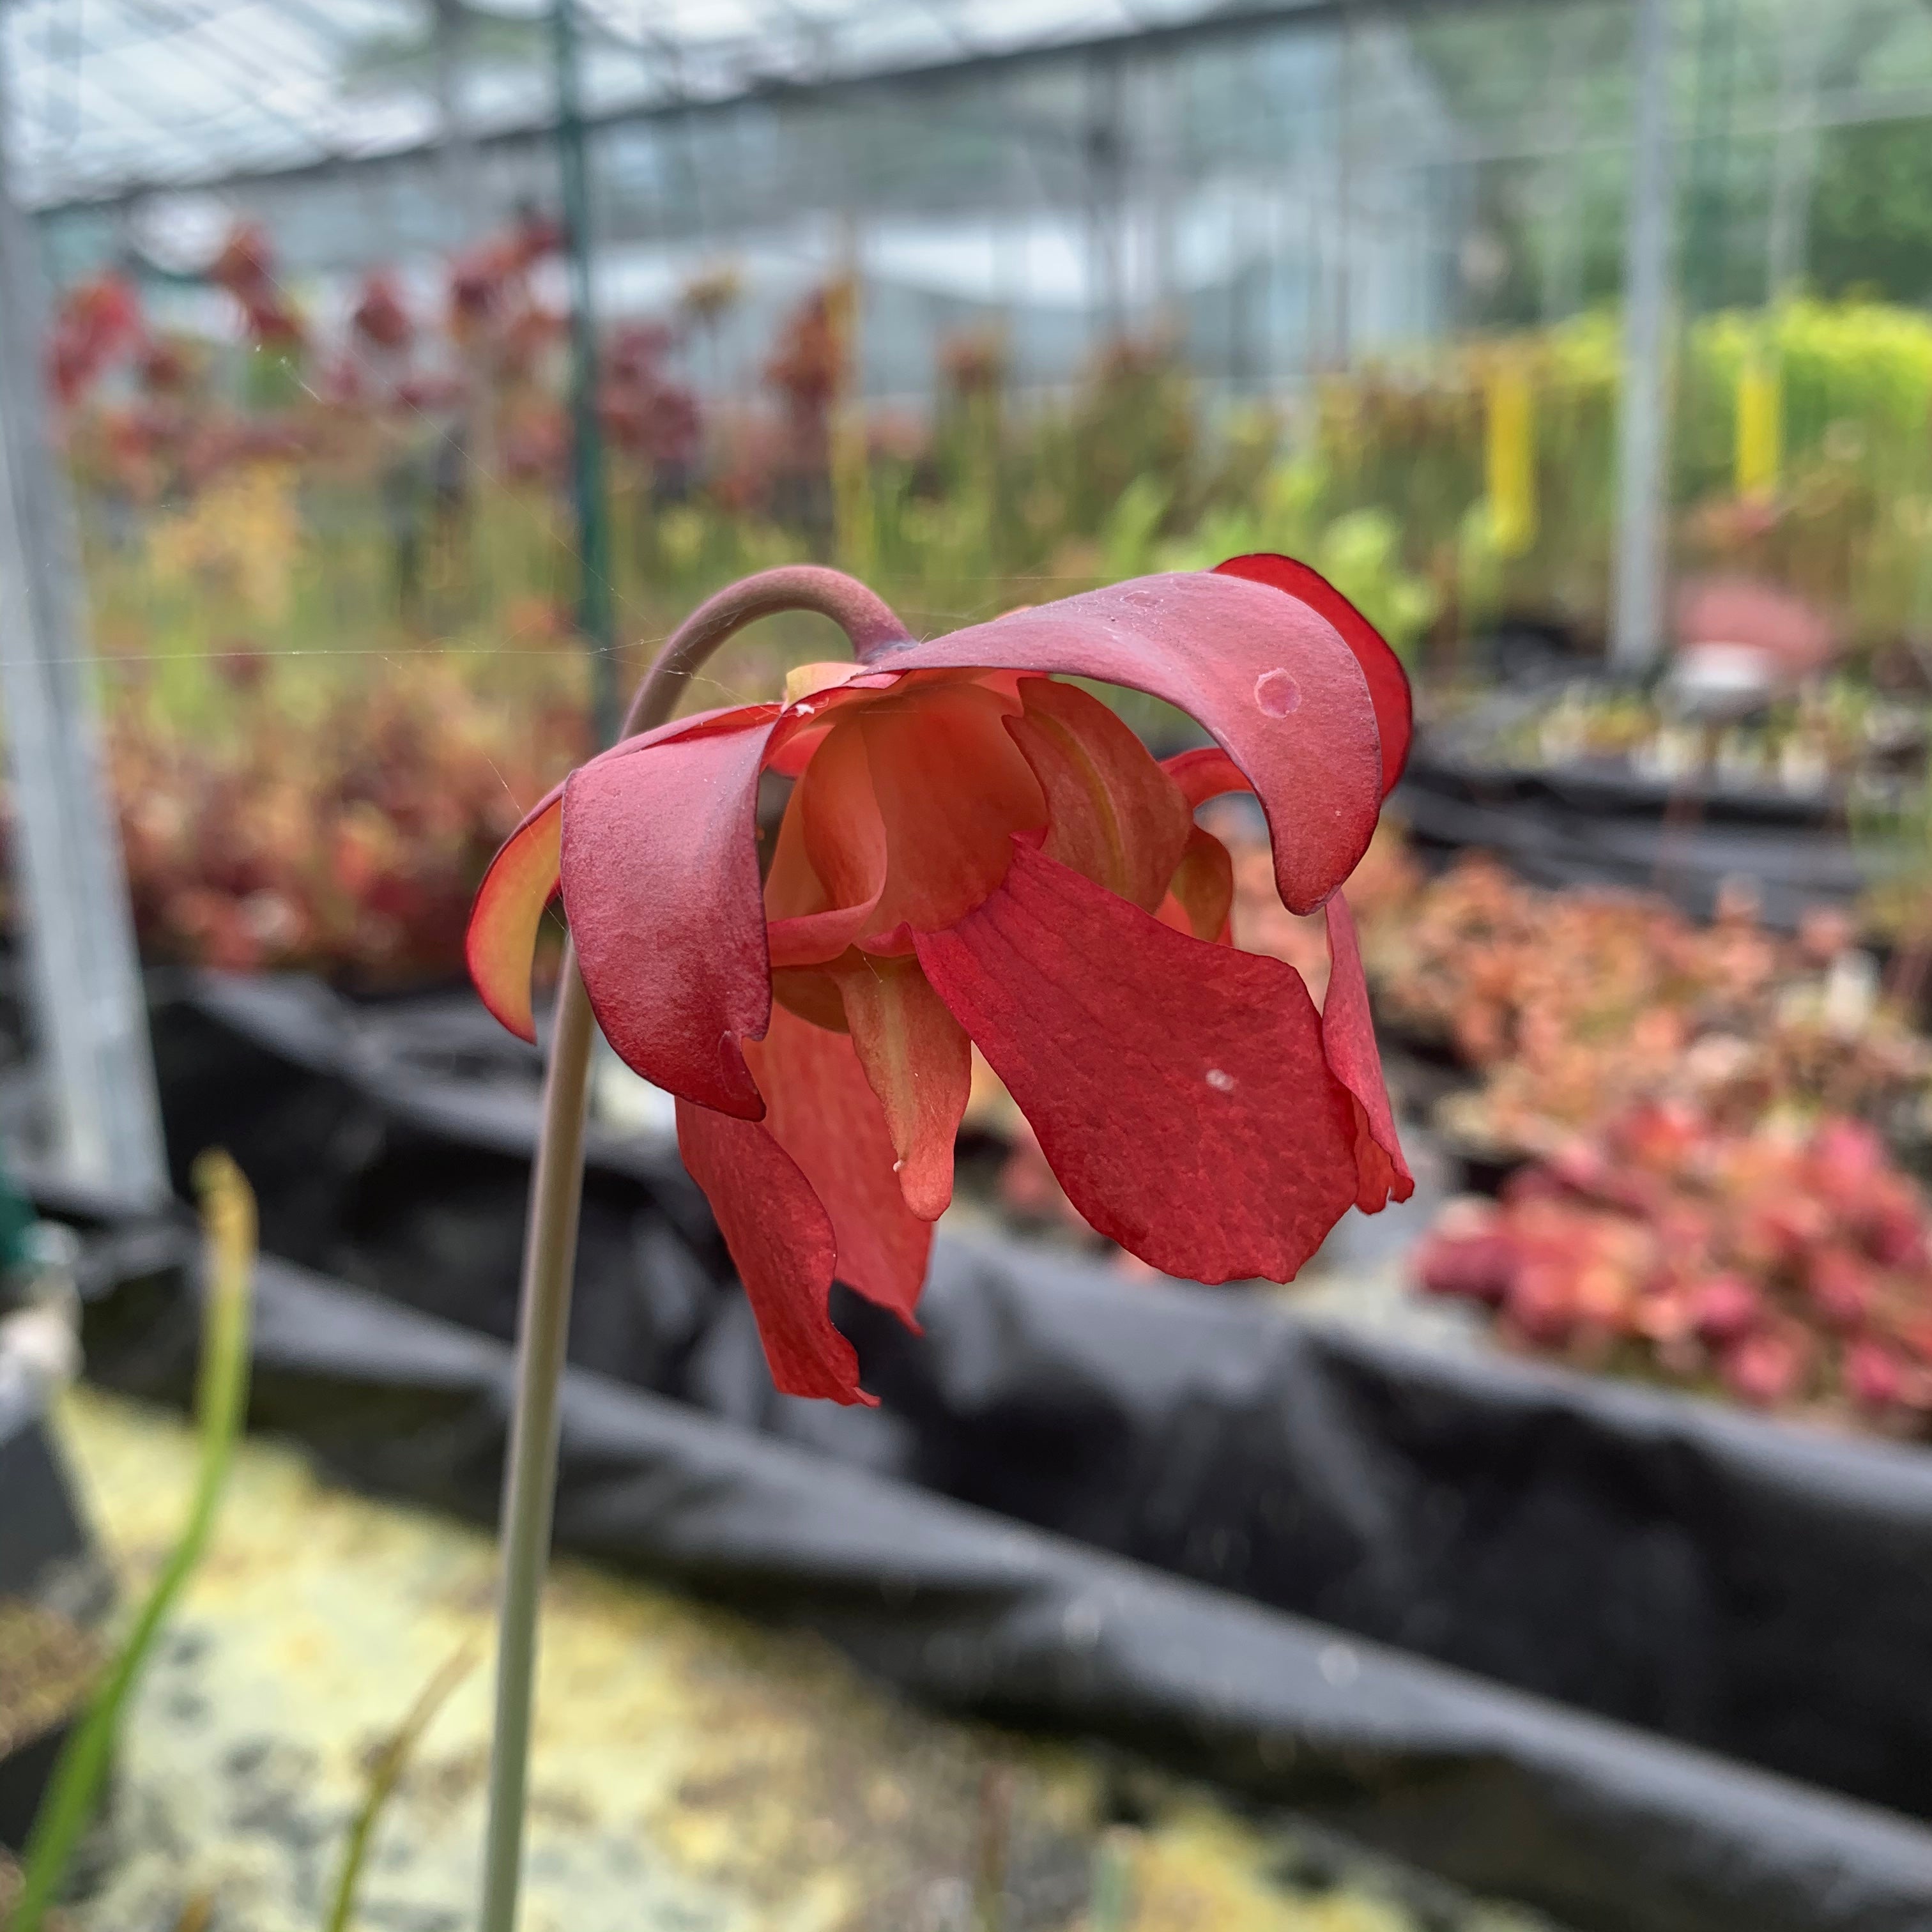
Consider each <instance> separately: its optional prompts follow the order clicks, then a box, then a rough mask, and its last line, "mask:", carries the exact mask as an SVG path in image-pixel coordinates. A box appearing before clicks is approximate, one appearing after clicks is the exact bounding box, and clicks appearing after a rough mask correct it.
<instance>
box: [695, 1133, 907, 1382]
mask: <svg viewBox="0 0 1932 1932" xmlns="http://www.w3.org/2000/svg"><path fill="white" fill-rule="evenodd" d="M677 1145H678V1151H679V1153H680V1154H682V1155H683V1157H684V1164H685V1167H686V1168H688V1169H689V1170H690V1173H691V1179H692V1180H694V1181H696V1182H697V1184H698V1186H699V1187H701V1188H703V1190H704V1196H705V1199H706V1200H708V1201H709V1202H710V1203H711V1211H712V1214H715V1216H716V1217H718V1229H719V1230H720V1232H721V1233H722V1234H723V1235H724V1244H725V1246H726V1247H728V1248H729V1249H730V1250H731V1259H733V1261H734V1262H736V1264H737V1266H738V1274H739V1278H740V1279H741V1280H742V1281H743V1283H744V1284H745V1295H746V1296H747V1297H748V1299H749V1300H750V1302H751V1313H753V1314H754V1316H756V1317H757V1323H758V1338H759V1340H760V1341H762V1342H763V1343H764V1345H765V1360H766V1362H767V1363H768V1364H769V1365H770V1367H771V1371H772V1381H773V1382H775V1383H776V1384H777V1385H778V1388H781V1389H782V1390H783V1391H784V1393H785V1394H787V1395H811V1396H825V1397H829V1399H830V1400H832V1401H833V1402H842V1403H871V1402H872V1400H873V1398H872V1397H870V1396H868V1395H867V1394H865V1391H863V1390H862V1389H861V1388H859V1358H858V1357H857V1355H855V1354H854V1353H853V1349H852V1345H851V1343H850V1342H848V1341H847V1340H846V1339H845V1337H844V1336H843V1335H841V1334H839V1332H838V1330H837V1329H836V1328H834V1327H833V1326H832V1319H831V1317H830V1316H828V1315H827V1314H826V1312H825V1304H826V1295H828V1293H829V1292H830V1289H831V1286H832V1268H833V1266H834V1264H835V1259H836V1254H837V1249H836V1246H835V1241H834V1239H833V1236H832V1220H831V1217H830V1216H829V1215H828V1214H826V1211H825V1209H824V1208H823V1205H821V1204H820V1201H819V1199H818V1196H817V1195H816V1194H815V1193H813V1191H812V1187H811V1182H810V1181H807V1180H806V1178H805V1175H803V1173H802V1172H800V1170H799V1166H798V1163H796V1161H794V1160H793V1159H792V1157H790V1155H789V1154H787V1153H786V1152H785V1151H784V1148H781V1147H780V1146H779V1145H778V1142H776V1141H775V1140H774V1139H772V1136H771V1135H770V1134H769V1133H768V1132H767V1131H766V1129H765V1128H764V1127H763V1126H762V1125H761V1124H760V1123H758V1122H757V1121H745V1120H739V1119H737V1118H734V1117H733V1115H729V1114H721V1113H718V1112H716V1111H715V1109H712V1108H709V1107H699V1106H693V1105H692V1104H691V1102H690V1101H688V1100H679V1102H678V1103H677Z"/></svg>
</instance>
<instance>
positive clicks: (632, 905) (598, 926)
mask: <svg viewBox="0 0 1932 1932" xmlns="http://www.w3.org/2000/svg"><path fill="white" fill-rule="evenodd" d="M779 715H780V713H779V710H778V706H775V705H747V706H743V707H742V709H739V710H737V711H736V712H725V713H721V714H719V715H716V716H715V717H714V718H710V719H708V720H706V721H704V722H703V724H700V725H698V726H697V727H696V728H693V727H691V726H689V725H685V726H676V725H673V726H671V727H667V730H666V731H665V732H664V733H646V734H645V736H643V737H641V738H634V739H628V740H627V741H626V742H625V743H623V744H622V745H618V746H617V747H616V748H615V749H614V750H612V751H606V752H605V753H604V754H603V755H602V756H601V757H597V758H593V759H592V760H591V761H590V762H589V763H588V764H587V765H584V766H580V768H579V769H577V770H576V771H574V772H572V773H571V775H570V777H569V778H568V781H566V782H565V786H564V793H563V838H562V868H561V869H562V882H563V903H564V910H565V913H566V914H567V915H568V918H569V920H570V930H571V937H572V938H573V939H574V941H576V944H577V959H578V960H579V962H580V964H581V965H582V967H583V983H584V985H585V986H586V988H587V989H588V990H589V995H590V1004H591V1007H592V1010H593V1011H594V1012H595V1014H596V1016H597V1023H598V1025H599V1026H600V1027H601V1028H603V1030H604V1037H605V1038H606V1039H607V1040H609V1041H610V1044H611V1045H612V1046H613V1047H614V1048H615V1049H616V1051H617V1054H618V1056H619V1058H621V1059H622V1061H624V1062H625V1064H626V1065H628V1066H629V1067H633V1068H634V1069H635V1070H637V1072H638V1073H641V1074H642V1075H643V1076H644V1078H645V1079H646V1080H649V1081H652V1082H655V1084H656V1085H658V1086H660V1087H662V1088H667V1090H668V1091H670V1092H671V1093H673V1094H678V1095H679V1096H681V1097H682V1098H683V1099H685V1100H694V1101H697V1102H698V1103H700V1104H701V1105H703V1106H707V1107H715V1108H718V1109H721V1110H722V1111H723V1112H726V1113H727V1114H736V1115H739V1117H741V1118H743V1119H745V1120H751V1121H755V1120H757V1119H758V1118H760V1116H761V1115H763V1112H764V1103H763V1101H762V1100H760V1098H759V1097H758V1090H757V1087H756V1086H755V1085H754V1084H753V1082H752V1079H751V1074H750V1073H749V1071H748V1070H747V1069H746V1067H745V1058H744V1054H743V1051H742V1046H741V1043H742V1041H744V1040H755V1039H756V1038H757V1037H759V1036H760V1034H763V1031H765V1027H766V1022H767V1021H768V1019H769V1017H770V1013H771V1004H772V992H771V980H770V975H769V968H768V962H767V956H766V949H765V920H764V908H763V903H762V901H761V900H760V896H759V888H758V859H757V847H756V844H755V838H756V806H757V784H758V771H759V767H760V764H761V763H762V762H763V757H764V751H765V747H766V741H767V740H768V739H769V737H770V736H771V733H772V727H773V724H774V723H775V721H776V720H777V718H778V717H779Z"/></svg>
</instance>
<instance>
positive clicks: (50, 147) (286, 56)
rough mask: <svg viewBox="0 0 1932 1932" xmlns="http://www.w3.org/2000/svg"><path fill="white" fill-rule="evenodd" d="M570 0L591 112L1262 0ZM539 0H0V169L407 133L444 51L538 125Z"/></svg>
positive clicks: (976, 51)
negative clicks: (1, 115)
mask: <svg viewBox="0 0 1932 1932" xmlns="http://www.w3.org/2000/svg"><path fill="white" fill-rule="evenodd" d="M576 9H577V23H578V31H579V36H580V47H581V73H582V77H583V97H584V100H585V103H586V107H588V108H589V110H590V111H591V112H592V113H616V112H622V111H623V110H625V109H627V108H633V107H652V106H664V105H673V104H678V103H681V102H687V101H718V100H727V99H730V98H733V96H736V95H742V94H745V93H747V92H754V91H756V90H758V89H763V88H768V87H770V86H786V85H792V86H811V85H814V84H822V83H826V82H828V81H836V80H849V79H853V78H859V77H863V76H865V75H867V74H877V73H883V72H890V71H895V70H898V69H903V68H920V67H927V66H940V65H946V64H947V63H949V62H959V61H965V60H972V59H976V58H985V57H986V56H989V55H1001V54H1008V53H1013V52H1024V51H1026V50H1028V49H1033V48H1046V47H1052V46H1065V45H1068V44H1070V43H1079V42H1081V41H1085V40H1101V39H1106V38H1110V37H1115V36H1130V35H1132V34H1136V33H1139V32H1142V31H1146V30H1147V29H1148V28H1158V27H1163V26H1173V25H1179V24H1184V23H1188V22H1190V21H1194V20H1205V19H1206V18H1208V17H1210V16H1222V15H1229V14H1240V13H1248V12H1251V11H1256V10H1262V7H1261V0H576ZM1268 10H1277V11H1278V10H1280V9H1279V7H1273V8H1270V9H1268ZM549 14H550V7H549V5H548V4H547V0H492V4H490V5H478V4H476V3H475V0H87V4H86V5H85V6H83V5H80V0H11V4H10V5H9V4H8V0H0V62H4V70H0V80H4V90H5V91H4V96H0V98H4V99H5V104H6V109H7V124H6V136H7V155H8V158H9V160H10V163H11V168H12V171H13V180H14V183H15V185H16V190H17V192H18V193H20V194H21V196H23V199H26V200H27V201H28V202H30V203H31V204H34V205H39V206H48V205H58V204H60V203H63V202H75V201H83V200H89V199H98V198H103V197H107V196H115V195H119V194H122V193H127V192H128V191H130V190H136V189H139V188H142V187H150V186H153V187H181V186H186V185H190V184H195V183H199V182H213V181H222V180H225V179H229V178H233V177H234V176H236V175H247V174H250V173H255V172H269V171H273V170H280V169H287V168H291V167H299V166H304V165H305V164H309V163H317V162H327V161H329V160H339V159H352V158H356V157H362V156H366V155H369V154H381V153H386V152H391V151H395V150H397V149H399V148H408V147H410V146H413V145H416V144H419V143H420V142H425V141H428V140H430V139H433V138H434V136H435V135H436V134H437V131H438V130H439V129H440V127H441V126H442V124H443V115H442V109H441V107H440V104H439V103H440V99H441V98H442V95H443V92H444V91H445V90H446V89H449V87H450V86H451V80H450V77H451V75H452V73H454V74H455V76H456V79H455V83H454V92H455V98H456V100H457V101H458V106H459V108H460V113H462V115H463V118H464V120H465V121H466V124H467V125H469V127H472V129H473V130H475V131H477V132H478V133H487V132H493V131H497V130H503V129H506V128H515V127H541V126H542V125H543V124H544V123H545V122H546V121H547V119H548V118H549V116H550V114H551V113H552V112H553V106H554V87H553V67H552V65H551V58H552V56H551V40H550V19H549ZM440 15H441V17H443V21H444V30H443V32H441V33H440V32H439V29H438V24H437V23H438V19H439V16H440ZM452 50H454V58H453V60H452Z"/></svg>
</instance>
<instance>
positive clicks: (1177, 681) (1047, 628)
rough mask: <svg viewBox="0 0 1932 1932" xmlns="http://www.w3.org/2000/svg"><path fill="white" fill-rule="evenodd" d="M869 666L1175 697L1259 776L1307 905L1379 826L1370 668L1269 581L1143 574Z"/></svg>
mask: <svg viewBox="0 0 1932 1932" xmlns="http://www.w3.org/2000/svg"><path fill="white" fill-rule="evenodd" d="M867 661H868V663H870V664H874V665H876V666H878V667H886V668H890V669H892V670H901V671H903V670H919V669H923V668H926V667H944V666H964V665H974V666H981V667H986V668H989V669H992V668H1001V667H1004V668H1006V669H1008V670H1031V671H1064V672H1066V673H1068V674H1069V675H1070V676H1077V677H1091V678H1099V679H1104V680H1105V681H1106V682H1109V683H1112V684H1124V685H1130V686H1132V687H1133V688H1134V689H1136V690H1139V691H1151V692H1152V693H1153V694H1154V696H1155V697H1162V698H1165V699H1166V700H1167V701H1168V702H1169V703H1171V704H1176V705H1178V706H1180V707H1181V709H1183V710H1184V711H1187V712H1190V714H1191V715H1193V716H1194V717H1196V718H1199V720H1200V721H1201V722H1202V724H1205V726H1206V727H1208V730H1209V731H1210V732H1211V733H1213V734H1214V737H1215V739H1217V741H1218V742H1220V744H1221V745H1223V748H1225V749H1226V751H1228V752H1229V754H1230V755H1231V756H1232V757H1233V758H1234V760H1235V763H1237V764H1238V765H1239V766H1241V769H1242V770H1244V772H1247V775H1248V776H1249V777H1250V779H1252V780H1253V783H1254V787H1255V790H1256V793H1257V794H1258V795H1259V797H1260V799H1261V801H1262V808H1263V809H1264V810H1265V811H1266V813H1267V814H1268V822H1269V824H1270V826H1271V828H1272V829H1273V831H1274V852H1275V871H1276V877H1277V881H1278V882H1279V883H1280V887H1281V893H1282V896H1283V898H1284V899H1286V901H1288V903H1289V905H1291V906H1292V907H1295V908H1296V909H1297V910H1300V911H1304V912H1307V911H1310V910H1313V908H1314V907H1316V906H1318V905H1319V904H1321V903H1322V901H1323V900H1324V899H1325V898H1327V897H1328V895H1329V894H1330V893H1331V892H1333V891H1334V889H1335V888H1336V887H1337V886H1338V885H1340V883H1342V881H1343V880H1344V879H1346V877H1348V876H1349V873H1350V872H1351V871H1353V870H1354V868H1355V862H1356V861H1357V860H1358V859H1360V858H1361V856H1362V854H1363V853H1364V852H1365V851H1366V850H1367V849H1368V843H1369V840H1370V836H1371V835H1373V832H1374V831H1375V826H1376V814H1377V812H1378V811H1379V808H1380V806H1381V802H1382V747H1381V739H1380V736H1379V730H1378V727H1377V725H1376V712H1375V706H1374V704H1373V701H1372V700H1371V697H1370V691H1369V687H1368V684H1367V679H1366V678H1365V677H1364V673H1363V670H1362V667H1361V664H1360V663H1359V662H1358V660H1357V658H1356V655H1355V652H1354V651H1353V650H1352V649H1350V648H1349V646H1348V645H1347V644H1346V643H1345V642H1344V641H1343V639H1342V638H1341V637H1340V636H1339V635H1337V632H1336V630H1335V628H1334V625H1332V624H1331V622H1329V620H1328V618H1327V617H1326V616H1325V615H1323V614H1322V613H1321V612H1319V611H1318V610H1316V609H1315V608H1314V607H1313V606H1312V605H1310V604H1307V603H1304V602H1301V601H1298V600H1297V599H1296V598H1292V597H1283V596H1282V595H1280V594H1279V593H1278V592H1275V591H1274V590H1273V589H1271V588H1270V586H1268V585H1265V584H1261V583H1249V582H1247V581H1245V580H1243V579H1241V578H1240V577H1235V576H1221V575H1217V574H1214V572H1211V571H1182V572H1177V573H1175V574H1169V575H1167V576H1161V577H1139V578H1136V580H1133V582H1131V583H1117V584H1115V585H1113V586H1112V587H1111V588H1109V589H1105V590H1091V591H1088V592H1086V593H1085V594H1084V595H1081V596H1078V597H1068V598H1063V599H1062V600H1061V601H1059V602H1058V603H1055V604H1040V605H1037V606H1036V607H1034V608H1033V609H1032V610H1013V611H1009V612H1008V613H1007V615H1006V616H1003V617H996V618H995V619H993V620H992V622H990V623H986V624H975V625H970V626H968V628H966V629H965V630H963V631H953V632H952V633H951V634H950V635H948V636H946V637H935V638H933V639H932V640H929V642H927V643H914V644H907V645H901V646H893V647H883V648H880V649H877V650H875V651H874V652H872V654H871V655H870V657H869V658H868V660H867ZM914 923H915V924H916V923H918V922H916V921H915V922H914Z"/></svg>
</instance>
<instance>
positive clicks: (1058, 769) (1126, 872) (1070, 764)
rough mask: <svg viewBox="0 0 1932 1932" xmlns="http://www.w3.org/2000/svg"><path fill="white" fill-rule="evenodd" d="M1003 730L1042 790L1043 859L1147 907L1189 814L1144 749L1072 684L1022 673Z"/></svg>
mask: <svg viewBox="0 0 1932 1932" xmlns="http://www.w3.org/2000/svg"><path fill="white" fill-rule="evenodd" d="M1022 698H1023V700H1024V703H1025V711H1024V712H1023V714H1022V715H1021V716H1019V717H1018V718H1014V719H1013V720H1012V721H1010V724H1009V725H1008V727H1007V729H1008V730H1009V731H1010V733H1012V736H1013V739H1014V740H1015V742H1016V743H1017V744H1018V745H1019V748H1020V750H1021V751H1022V754H1024V755H1025V758H1026V760H1027V762H1028V764H1030V765H1031V766H1032V767H1033V772H1034V776H1035V777H1036V778H1038V779H1039V781H1040V784H1041V786H1042V787H1043V789H1044V790H1045V791H1046V803H1047V815H1048V824H1047V833H1046V844H1044V846H1043V847H1042V848H1041V849H1042V850H1043V851H1044V852H1045V853H1046V856H1048V857H1049V859H1055V860H1057V861H1058V862H1059V863H1060V864H1061V865H1069V866H1071V867H1072V868H1073V870H1074V871H1076V872H1079V873H1080V874H1082V875H1083V876H1084V877H1087V878H1089V879H1091V880H1093V881H1094V883H1095V884H1096V885H1097V886H1106V889H1108V890H1109V892H1115V893H1118V895H1120V896H1121V898H1124V899H1130V900H1132V901H1133V903H1134V904H1136V905H1137V906H1139V907H1141V909H1142V910H1143V911H1145V912H1152V911H1153V910H1154V908H1155V907H1157V906H1158V905H1159V904H1160V902H1161V900H1162V898H1163V895H1165V894H1166V891H1167V885H1168V881H1169V879H1170V878H1172V877H1173V875H1174V868H1175V866H1176V865H1178V863H1179V862H1180V860H1181V854H1182V853H1183V852H1184V851H1185V850H1187V839H1188V834H1189V833H1190V832H1191V831H1192V830H1193V814H1191V813H1190V811H1189V810H1188V808H1187V802H1186V800H1185V799H1184V798H1183V797H1182V796H1181V792H1180V790H1179V789H1178V787H1176V785H1175V782H1174V781H1173V780H1172V778H1169V776H1168V775H1167V774H1166V772H1164V771H1163V770H1162V769H1161V768H1160V766H1159V765H1157V763H1155V762H1154V758H1153V756H1152V754H1151V753H1150V752H1149V751H1148V748H1147V747H1146V746H1145V745H1143V744H1142V742H1141V741H1140V739H1139V738H1138V737H1136V736H1135V734H1134V733H1133V731H1132V730H1130V729H1129V728H1128V727H1127V725H1125V724H1123V723H1122V722H1121V720H1120V719H1119V718H1117V717H1115V715H1114V714H1113V712H1111V711H1110V710H1109V709H1107V707H1106V705H1104V704H1103V703H1101V702H1100V700H1099V699H1098V698H1097V697H1092V696H1091V695H1090V694H1088V693H1087V692H1086V691H1082V690H1081V689H1080V688H1079V686H1078V685H1071V684H1056V683H1055V682H1052V680H1051V679H1047V678H1043V677H1036V678H1029V679H1027V681H1026V682H1025V685H1023V686H1022Z"/></svg>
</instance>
